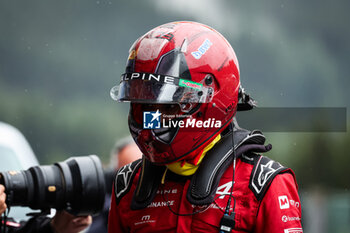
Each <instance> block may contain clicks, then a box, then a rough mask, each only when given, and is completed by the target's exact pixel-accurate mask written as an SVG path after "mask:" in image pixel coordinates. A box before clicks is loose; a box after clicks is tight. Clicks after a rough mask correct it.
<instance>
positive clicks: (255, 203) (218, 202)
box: [108, 154, 303, 233]
mask: <svg viewBox="0 0 350 233" xmlns="http://www.w3.org/2000/svg"><path fill="white" fill-rule="evenodd" d="M140 164H141V161H140V160H139V161H136V162H134V163H133V164H129V165H126V166H125V167H123V168H121V170H119V172H118V173H117V178H116V181H115V182H116V183H115V185H114V191H113V193H115V195H112V201H111V208H110V212H109V223H108V232H109V233H117V232H178V233H187V232H188V233H190V232H191V233H196V232H219V229H220V221H221V218H222V217H223V215H224V211H225V208H226V205H227V203H228V198H229V196H230V191H231V187H232V176H233V174H232V173H233V166H229V167H228V168H227V169H226V170H225V171H223V175H222V176H221V177H220V179H219V183H218V186H217V188H216V192H214V194H215V197H214V200H213V202H212V203H211V204H209V205H204V206H197V205H194V204H191V203H190V202H189V201H188V198H187V195H188V194H187V193H188V189H189V187H190V188H191V186H190V180H191V178H190V177H182V178H181V177H179V176H178V175H175V174H173V173H171V174H169V175H168V174H167V175H166V179H165V182H164V184H159V186H158V187H157V189H156V192H155V196H154V198H153V199H152V201H151V202H150V204H149V205H148V206H147V207H145V208H142V209H136V210H132V209H131V203H132V201H133V198H134V192H135V190H136V189H137V187H138V180H139V177H140V176H141V169H140V167H141V165H140ZM281 167H282V166H281V165H280V164H279V163H276V162H274V161H273V160H270V159H268V158H267V157H264V156H261V155H256V154H253V155H251V156H245V155H243V156H240V157H239V158H238V159H237V164H236V169H235V179H234V180H235V182H234V187H233V192H232V196H233V197H234V198H233V199H232V201H231V206H230V207H231V208H230V213H231V212H234V213H235V218H234V222H235V226H234V228H233V230H232V232H235V233H238V232H255V233H263V232H265V233H300V232H303V230H302V226H301V206H300V200H299V195H298V192H297V189H298V188H297V184H296V181H295V177H294V173H293V172H292V171H291V170H290V169H288V168H285V169H280V168H281ZM168 173H169V171H168ZM117 179H121V180H123V182H124V184H125V185H124V186H123V187H119V186H120V182H117ZM123 182H122V183H123ZM136 191H137V190H136Z"/></svg>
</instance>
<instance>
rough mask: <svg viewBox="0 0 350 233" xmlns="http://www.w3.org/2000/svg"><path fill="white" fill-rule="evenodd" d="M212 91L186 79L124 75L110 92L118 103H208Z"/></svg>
mask: <svg viewBox="0 0 350 233" xmlns="http://www.w3.org/2000/svg"><path fill="white" fill-rule="evenodd" d="M212 95H213V89H212V88H208V87H205V86H203V84H201V83H196V82H192V81H189V80H186V79H182V78H178V77H173V76H168V75H161V74H149V73H125V74H123V75H122V77H121V82H120V85H118V86H115V87H113V88H112V90H111V97H112V99H114V100H117V101H119V102H129V101H130V102H139V103H168V104H171V103H208V102H210V101H211V99H212Z"/></svg>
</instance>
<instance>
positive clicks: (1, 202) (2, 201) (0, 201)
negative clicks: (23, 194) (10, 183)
mask: <svg viewBox="0 0 350 233" xmlns="http://www.w3.org/2000/svg"><path fill="white" fill-rule="evenodd" d="M6 208H7V205H6V194H5V187H4V186H3V185H2V184H0V214H3V213H4V212H5V210H6Z"/></svg>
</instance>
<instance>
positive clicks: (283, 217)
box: [282, 215, 301, 222]
mask: <svg viewBox="0 0 350 233" xmlns="http://www.w3.org/2000/svg"><path fill="white" fill-rule="evenodd" d="M300 220H301V218H300V217H299V216H296V217H291V216H287V215H283V216H282V222H291V221H300Z"/></svg>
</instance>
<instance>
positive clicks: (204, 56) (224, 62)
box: [111, 22, 240, 164]
mask: <svg viewBox="0 0 350 233" xmlns="http://www.w3.org/2000/svg"><path fill="white" fill-rule="evenodd" d="M239 86H240V81H239V67H238V61H237V58H236V55H235V52H234V51H233V49H232V47H231V45H230V44H229V43H228V42H227V40H226V39H225V38H224V37H223V36H222V35H221V34H220V33H218V32H217V31H215V30H214V29H212V28H210V27H208V26H206V25H203V24H199V23H195V22H173V23H168V24H164V25H161V26H159V27H156V28H154V29H152V30H151V31H149V32H147V33H146V34H145V35H143V36H141V37H140V38H139V39H138V40H136V41H135V43H134V44H133V45H132V46H131V48H130V51H129V58H128V61H127V67H126V72H125V73H124V74H123V75H122V76H121V81H120V85H119V86H115V87H113V88H112V90H111V96H112V98H113V99H115V100H118V101H121V102H124V101H129V102H131V107H130V113H129V128H130V132H131V135H132V136H133V138H134V140H135V142H136V143H137V145H138V146H139V148H140V150H141V151H142V152H143V154H144V155H145V156H146V158H147V159H149V160H150V161H151V162H153V163H156V164H169V163H172V162H175V161H179V160H187V161H190V160H192V159H195V157H196V156H198V154H200V153H201V150H203V149H204V147H205V146H206V145H208V144H209V143H210V142H211V141H212V140H214V139H215V137H216V136H217V135H218V134H220V133H221V132H222V131H223V130H224V129H225V128H226V127H227V126H228V125H229V123H230V122H231V120H232V118H233V116H234V115H235V113H236V109H237V102H238V91H239ZM181 122H182V123H181ZM146 123H148V125H147V124H146ZM153 123H154V124H153Z"/></svg>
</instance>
